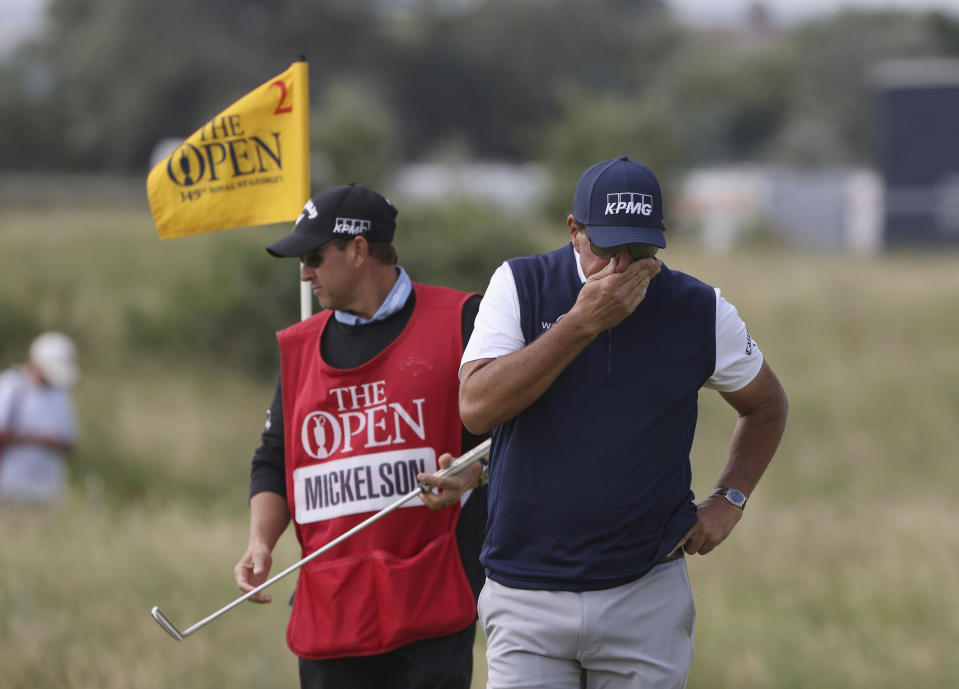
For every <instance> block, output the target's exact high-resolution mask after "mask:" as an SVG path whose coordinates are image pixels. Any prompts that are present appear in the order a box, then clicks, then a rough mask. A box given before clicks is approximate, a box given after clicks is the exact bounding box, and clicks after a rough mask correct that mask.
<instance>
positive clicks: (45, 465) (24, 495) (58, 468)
mask: <svg viewBox="0 0 959 689" xmlns="http://www.w3.org/2000/svg"><path fill="white" fill-rule="evenodd" d="M78 376H79V370H78V368H77V364H76V348H75V347H74V345H73V342H72V341H71V340H70V338H68V337H67V336H66V335H63V334H61V333H57V332H47V333H43V334H42V335H39V336H38V337H37V338H36V339H34V341H33V342H32V343H31V345H30V353H29V357H28V360H27V362H26V363H25V364H23V365H20V366H14V367H12V368H9V369H7V370H6V371H3V372H2V373H0V500H18V501H23V502H32V503H51V502H56V501H57V500H58V499H59V498H61V497H62V495H63V492H64V488H65V486H66V478H67V467H66V455H67V454H68V453H69V452H70V451H71V450H72V449H73V446H74V443H75V442H76V437H77V428H76V419H75V413H74V408H73V401H72V399H71V397H70V393H69V388H70V386H71V385H73V383H75V382H76V380H77V378H78Z"/></svg>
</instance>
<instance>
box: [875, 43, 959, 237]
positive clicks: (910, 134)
mask: <svg viewBox="0 0 959 689" xmlns="http://www.w3.org/2000/svg"><path fill="white" fill-rule="evenodd" d="M876 84H877V87H878V139H879V141H878V146H879V149H878V150H879V167H880V172H881V174H882V177H883V182H884V185H885V219H884V239H885V245H886V246H887V247H890V248H894V247H896V246H907V245H908V246H927V247H930V248H932V247H943V246H946V245H951V246H954V247H959V60H902V61H899V60H896V61H890V62H886V63H883V64H881V65H880V66H879V68H878V69H877V72H876Z"/></svg>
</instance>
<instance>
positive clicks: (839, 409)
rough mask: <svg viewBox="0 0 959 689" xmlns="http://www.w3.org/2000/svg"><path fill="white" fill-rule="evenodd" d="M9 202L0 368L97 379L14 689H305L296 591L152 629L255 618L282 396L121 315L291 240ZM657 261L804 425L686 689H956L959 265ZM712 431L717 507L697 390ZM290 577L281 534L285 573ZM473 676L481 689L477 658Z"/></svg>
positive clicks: (7, 636) (43, 553)
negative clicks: (142, 344)
mask: <svg viewBox="0 0 959 689" xmlns="http://www.w3.org/2000/svg"><path fill="white" fill-rule="evenodd" d="M3 201H4V204H5V208H4V211H3V213H2V214H0V265H2V270H0V324H3V323H8V324H10V323H12V324H14V325H8V326H6V331H4V332H2V333H0V339H2V340H3V341H4V345H2V348H0V359H2V360H0V364H8V363H12V362H13V361H15V360H17V358H19V357H20V356H21V351H22V349H20V347H21V345H22V346H25V345H26V343H27V342H29V338H30V337H31V336H32V335H33V334H34V332H31V331H28V326H30V325H32V326H35V327H36V328H47V327H58V328H60V329H63V330H65V331H67V332H70V333H71V334H73V335H74V336H75V337H76V338H77V340H78V342H79V343H80V348H81V354H82V360H83V372H84V377H83V379H82V380H81V382H80V384H79V386H78V387H77V388H76V395H75V397H76V400H77V405H78V409H79V412H80V416H81V424H82V429H83V438H82V441H81V446H80V450H79V452H78V453H77V455H76V456H75V457H74V459H73V460H72V461H73V465H72V467H71V471H72V475H73V477H74V483H73V485H72V486H71V491H70V495H69V497H68V499H67V500H66V501H65V502H64V504H63V505H61V506H60V507H59V508H57V509H54V510H29V509H24V508H13V507H10V506H6V507H3V508H2V509H0V533H2V536H0V689H26V688H28V687H29V688H31V689H33V688H35V687H46V686H59V687H70V688H71V689H94V688H96V689H104V688H106V689H110V688H112V687H116V688H117V689H119V688H121V687H122V688H124V689H153V688H164V689H166V688H172V687H183V686H188V687H201V688H202V687H211V688H212V687H217V688H219V687H224V686H229V687H280V686H285V687H292V686H296V685H297V680H296V668H295V660H294V659H293V657H292V656H291V655H290V653H289V651H288V650H287V649H286V647H285V645H284V640H283V632H284V628H285V623H286V619H287V616H288V612H289V609H288V607H287V605H286V600H287V599H288V597H289V594H290V592H291V591H292V588H293V578H294V577H292V576H291V577H290V579H289V580H288V581H284V582H281V583H279V584H277V585H276V589H275V590H274V592H273V593H274V603H273V604H272V605H269V606H256V605H253V604H248V605H243V606H240V607H239V608H238V609H236V610H233V611H231V612H230V613H227V615H226V616H224V617H223V618H222V619H219V620H217V621H215V622H213V623H211V624H210V625H209V626H207V627H205V628H204V629H202V630H200V631H198V632H197V633H196V634H195V635H193V636H191V637H190V638H188V639H187V640H185V641H184V642H182V643H177V642H175V641H173V640H172V639H170V638H169V637H168V636H167V635H166V634H164V633H163V632H162V630H160V628H159V627H158V626H157V625H156V624H155V623H154V622H153V620H152V619H151V618H150V616H149V610H150V607H151V606H153V605H159V606H160V607H161V608H163V610H164V611H165V612H166V613H167V614H168V615H169V616H170V617H171V618H172V619H173V620H174V621H175V622H176V623H177V624H178V625H180V626H181V627H183V626H186V625H189V624H192V623H193V622H195V621H196V620H198V619H200V618H201V617H204V616H206V615H207V614H209V613H210V612H212V611H213V610H215V609H217V608H219V607H220V606H222V605H224V604H225V603H227V602H229V601H230V600H232V599H233V598H234V597H236V596H237V595H239V594H238V591H237V590H236V588H235V585H234V584H233V581H232V567H233V564H234V563H235V562H236V560H237V559H238V558H239V556H240V554H241V553H242V551H243V549H244V548H245V544H246V530H247V521H246V514H247V512H246V488H247V477H248V471H249V457H250V454H251V452H252V450H253V448H254V446H255V444H256V443H257V440H258V435H259V429H260V426H261V424H262V421H263V412H264V410H265V408H266V406H267V405H268V404H269V401H270V396H271V394H272V387H273V382H272V381H271V380H265V379H263V378H262V377H256V376H248V375H247V374H246V372H245V371H244V370H242V368H237V367H234V366H232V365H229V364H226V363H223V362H221V363H219V364H218V363H217V362H216V361H215V357H214V359H213V360H211V359H210V358H203V357H201V356H200V355H199V353H198V355H197V357H196V358H191V357H185V358H184V357H179V358H177V357H173V358H171V357H169V356H165V355H162V354H155V353H151V352H149V351H147V350H140V349H136V348H134V347H133V346H132V345H131V342H130V339H129V337H128V332H127V329H128V327H129V323H130V321H129V320H128V318H127V317H126V315H125V314H128V313H129V311H130V309H133V308H139V309H141V310H146V311H147V312H150V311H151V310H154V311H155V310H157V309H161V308H163V307H164V305H165V304H168V301H167V298H168V295H169V294H170V293H171V292H173V291H174V290H175V289H176V288H177V286H178V285H181V284H183V283H184V281H190V280H197V279H198V278H200V279H202V277H203V275H204V271H207V270H208V268H209V266H210V265H211V263H210V262H211V261H215V260H216V258H217V256H222V251H221V249H222V247H223V243H224V242H229V243H230V244H231V246H233V245H237V244H239V245H243V246H248V247H249V250H250V251H251V252H252V251H262V246H263V244H265V243H267V242H269V241H271V240H272V239H273V238H274V237H276V236H279V235H280V234H282V233H283V232H285V228H267V229H265V230H237V231H233V232H231V233H229V234H217V235H209V236H204V237H196V238H189V239H183V240H176V241H175V242H159V240H157V239H156V237H155V234H154V232H153V229H152V226H151V224H150V220H149V216H148V215H147V214H146V210H145V208H144V207H142V206H138V205H137V204H128V205H125V206H120V207H119V208H117V207H113V206H106V205H96V204H92V203H89V202H87V203H85V204H77V205H76V206H75V207H71V208H62V207H60V208H57V207H48V206H44V205H36V204H34V205H32V206H28V205H25V204H19V205H17V204H14V205H13V206H10V205H9V203H8V202H9V199H4V200H3ZM554 236H555V243H556V244H559V243H561V242H563V241H564V228H563V225H562V223H558V224H557V225H556V229H555V232H554ZM662 257H663V259H664V260H665V261H666V262H667V263H668V264H669V265H670V266H671V267H672V268H676V269H680V270H686V271H688V272H691V273H693V274H695V275H697V276H699V277H701V278H702V279H704V280H706V281H707V282H710V283H712V284H716V285H718V286H720V287H722V288H723V293H724V294H725V295H726V296H727V297H728V298H729V299H730V301H732V302H733V303H734V304H735V305H736V306H737V307H738V308H739V310H740V312H741V314H742V315H743V316H744V318H745V319H746V322H747V324H748V325H749V327H750V330H751V332H752V334H753V336H754V337H755V339H756V340H757V341H758V342H759V344H760V347H761V348H762V349H763V351H764V352H765V354H766V356H767V357H768V360H769V362H770V364H771V365H772V366H773V368H774V370H775V371H776V372H777V374H778V375H779V377H780V378H781V380H782V381H783V384H784V385H785V387H786V389H787V391H788V393H789V396H790V403H791V413H790V420H789V425H788V428H787V432H786V436H785V438H784V440H783V444H782V447H781V449H780V451H779V453H778V454H777V456H776V458H775V459H774V460H773V463H772V465H771V466H770V468H769V470H768V472H767V474H766V476H765V477H764V479H763V481H762V482H761V483H760V486H759V489H758V490H757V491H756V493H755V495H754V496H753V498H752V500H751V501H750V505H749V507H748V509H747V511H746V513H745V515H744V518H743V520H742V521H741V522H740V524H739V526H738V527H737V529H736V530H735V531H734V532H733V534H732V536H731V538H730V539H729V540H728V541H727V542H726V543H725V544H723V545H722V546H721V547H720V548H719V549H718V550H717V551H715V552H714V553H713V554H711V555H709V556H706V557H695V558H690V560H689V567H690V572H691V579H692V582H693V589H694V592H695V594H696V599H697V607H698V611H699V618H698V628H697V638H696V646H697V647H696V657H695V659H694V661H693V668H692V673H691V677H690V683H689V686H690V687H693V688H703V689H705V688H707V687H708V688H709V689H717V688H718V689H723V688H725V687H730V688H732V687H736V688H737V689H760V688H763V689H765V688H769V687H774V688H779V687H782V688H786V689H790V688H793V687H796V688H799V687H811V686H815V687H825V688H830V687H836V688H837V689H838V688H839V687H843V688H844V689H847V688H850V687H853V688H858V687H862V688H864V689H865V688H866V687H868V688H870V689H877V688H878V689H885V688H888V689H893V688H896V689H898V688H899V687H904V686H909V687H930V688H939V687H941V688H945V687H952V686H955V684H956V682H955V677H956V676H959V656H957V654H956V653H955V652H954V648H955V646H956V644H957V642H959V578H957V577H956V576H954V571H955V570H956V568H957V566H959V530H957V529H955V528H954V527H953V524H954V523H956V521H957V519H959V509H957V508H956V507H955V504H954V500H953V499H952V493H953V491H954V488H955V486H956V485H959V469H957V461H956V459H957V453H956V444H957V443H956V441H957V439H959V433H957V426H956V418H957V416H959V352H957V347H956V343H957V342H959V317H957V316H956V304H957V301H959V299H957V297H959V256H957V255H952V254H937V255H931V254H930V255H908V254H898V255H890V256H883V257H879V258H875V259H868V260H867V259H853V258H849V257H843V256H821V255H817V256H811V255H805V254H794V253H787V252H783V251H774V250H769V251H757V252H744V253H739V254H735V255H731V256H725V257H715V256H709V255H706V254H704V253H702V252H701V251H700V250H699V249H698V248H696V247H695V246H693V245H691V244H684V243H683V242H682V241H678V240H677V241H674V242H672V243H671V245H670V248H669V249H668V250H667V251H666V252H663V254H662ZM493 267H494V266H492V265H490V266H487V267H486V269H487V270H490V271H491V270H492V269H493ZM417 277H419V278H421V279H429V276H428V275H421V276H417ZM291 280H294V281H295V276H293V275H291ZM294 298H295V297H294ZM5 309H6V310H7V312H8V313H9V314H12V315H11V316H10V317H9V318H8V317H6V316H7V314H6V313H4V310H5ZM14 312H15V313H14ZM297 312H298V309H297V305H296V304H291V308H290V315H289V320H290V321H292V320H293V319H295V318H296V315H297ZM264 330H267V328H265V327H264ZM263 335H264V337H268V338H271V337H272V334H271V333H270V332H264V333H263ZM14 345H16V346H14ZM700 417H701V418H700V426H699V429H698V432H697V436H696V442H695V444H694V448H693V468H694V490H695V491H696V493H697V494H698V495H700V496H703V495H705V494H707V493H708V492H709V491H710V489H711V488H712V485H713V481H714V480H715V477H716V475H717V474H718V472H719V470H720V468H721V466H722V463H723V462H724V459H725V451H726V447H727V444H728V439H729V431H730V428H731V426H732V424H733V422H734V416H733V414H732V411H731V410H730V409H729V407H728V406H726V405H725V404H724V403H723V402H722V400H721V398H719V396H718V395H716V394H714V393H711V392H707V391H704V392H703V393H702V395H701V414H700ZM298 557H299V553H298V551H297V549H296V548H295V544H293V543H292V539H291V538H290V537H289V534H288V535H287V537H285V538H284V539H283V540H282V541H281V545H280V547H279V549H278V552H277V553H276V563H277V566H285V565H286V564H288V563H291V562H293V561H295V560H296V559H298ZM477 653H478V654H480V655H478V656H477V657H478V658H479V661H480V662H478V663H477V668H476V673H475V674H476V677H477V681H476V682H474V686H482V682H483V678H484V677H485V668H484V667H483V663H482V655H481V654H482V640H481V639H480V641H479V642H478V644H477Z"/></svg>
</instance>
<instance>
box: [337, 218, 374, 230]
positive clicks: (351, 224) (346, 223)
mask: <svg viewBox="0 0 959 689" xmlns="http://www.w3.org/2000/svg"><path fill="white" fill-rule="evenodd" d="M369 229H370V221H369V220H358V219H356V218H337V219H336V224H335V225H334V226H333V234H363V233H364V232H368V231H369Z"/></svg>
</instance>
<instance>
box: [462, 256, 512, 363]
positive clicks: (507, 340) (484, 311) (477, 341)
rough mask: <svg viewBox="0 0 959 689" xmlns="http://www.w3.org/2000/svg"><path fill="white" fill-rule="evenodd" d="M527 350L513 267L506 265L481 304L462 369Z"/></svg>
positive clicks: (501, 268) (492, 280) (503, 265)
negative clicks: (480, 361) (484, 360)
mask: <svg viewBox="0 0 959 689" xmlns="http://www.w3.org/2000/svg"><path fill="white" fill-rule="evenodd" d="M525 346H526V338H524V337H523V329H522V327H521V326H520V312H519V295H518V294H517V292H516V280H515V279H514V278H513V271H512V270H510V267H509V264H508V263H505V262H504V263H502V264H501V265H500V266H499V268H497V269H496V272H494V273H493V276H492V277H491V278H490V281H489V287H487V288H486V293H485V294H484V295H483V299H482V301H480V306H479V311H478V312H477V314H476V321H475V322H474V324H473V334H472V335H471V336H470V340H469V342H468V343H467V344H466V349H465V350H464V351H463V359H462V360H461V361H460V369H461V370H462V368H463V364H466V363H468V362H470V361H476V360H477V359H495V358H497V357H500V356H503V355H505V354H510V353H512V352H515V351H517V350H520V349H522V348H523V347H525Z"/></svg>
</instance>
